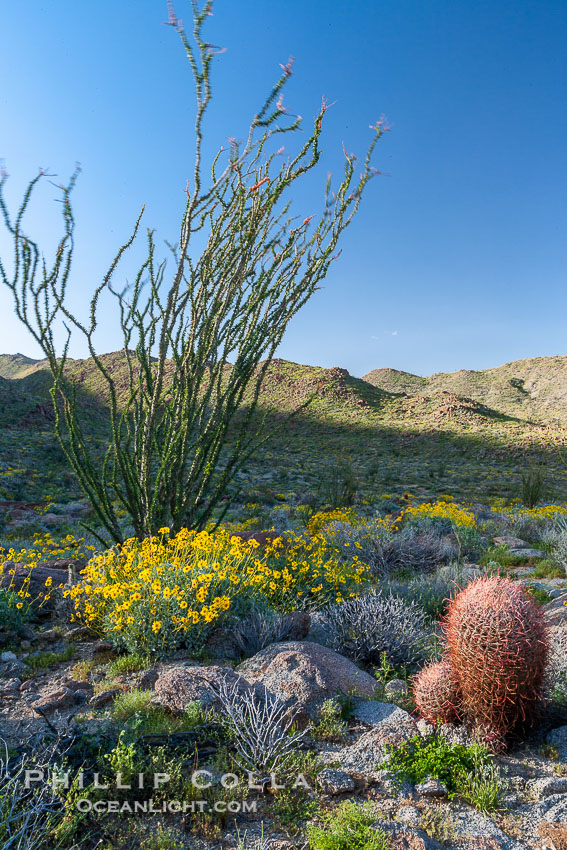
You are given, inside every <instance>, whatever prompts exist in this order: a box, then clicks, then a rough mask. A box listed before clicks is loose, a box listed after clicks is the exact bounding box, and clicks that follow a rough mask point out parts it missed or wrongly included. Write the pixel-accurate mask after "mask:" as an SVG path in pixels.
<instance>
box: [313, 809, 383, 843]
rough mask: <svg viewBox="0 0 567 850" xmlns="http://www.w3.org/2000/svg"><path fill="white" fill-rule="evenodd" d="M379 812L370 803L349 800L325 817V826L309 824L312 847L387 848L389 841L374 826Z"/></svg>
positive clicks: (323, 819)
mask: <svg viewBox="0 0 567 850" xmlns="http://www.w3.org/2000/svg"><path fill="white" fill-rule="evenodd" d="M376 820H377V816H376V813H375V812H373V811H372V808H371V807H370V805H368V804H364V805H361V806H359V805H357V804H356V803H355V802H354V801H352V800H348V801H346V802H344V803H341V805H340V806H339V807H338V808H337V809H335V810H334V811H333V812H328V813H327V814H325V815H324V816H323V818H322V821H323V826H322V827H319V826H309V827H308V829H307V837H308V840H309V848H310V850H388V848H389V846H390V842H389V841H388V837H387V836H386V835H385V833H384V832H382V831H381V830H380V829H374V826H373V825H374V824H375V823H376Z"/></svg>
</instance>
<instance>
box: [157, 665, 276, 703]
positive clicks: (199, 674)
mask: <svg viewBox="0 0 567 850" xmlns="http://www.w3.org/2000/svg"><path fill="white" fill-rule="evenodd" d="M223 681H226V683H227V685H228V686H229V687H232V686H233V685H237V687H238V690H239V692H241V693H246V692H251V691H253V690H254V691H256V692H257V693H258V694H259V695H260V694H261V693H262V692H263V689H262V688H260V687H258V688H254V686H253V685H251V684H250V682H247V681H246V679H244V678H242V676H239V675H238V673H235V671H234V670H232V669H231V668H230V667H218V666H212V667H171V668H170V669H169V670H167V671H166V672H165V673H162V674H161V675H160V676H159V677H158V679H157V681H156V683H155V692H156V697H157V700H158V701H159V703H160V704H161V705H163V706H165V707H166V708H169V710H170V711H173V712H176V713H179V714H181V713H182V712H184V711H185V709H186V708H187V705H188V704H189V703H190V702H195V701H197V702H200V703H201V704H202V705H204V706H207V707H210V706H214V707H215V708H220V703H219V701H218V700H217V699H216V697H215V696H214V694H213V693H212V691H211V688H214V689H218V687H219V686H220V685H221V683H222V682H223Z"/></svg>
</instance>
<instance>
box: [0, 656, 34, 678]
mask: <svg viewBox="0 0 567 850" xmlns="http://www.w3.org/2000/svg"><path fill="white" fill-rule="evenodd" d="M10 654H11V655H13V654H14V653H13V652H12V653H10ZM26 669H27V668H26V665H25V664H24V663H23V662H22V661H18V660H17V659H16V660H15V661H3V662H2V663H1V664H0V679H22V678H23V676H24V673H25V672H26Z"/></svg>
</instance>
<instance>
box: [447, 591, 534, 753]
mask: <svg viewBox="0 0 567 850" xmlns="http://www.w3.org/2000/svg"><path fill="white" fill-rule="evenodd" d="M444 627H445V634H446V639H447V655H448V661H449V663H450V665H451V669H452V671H453V674H454V676H455V677H456V679H457V681H458V684H459V690H460V693H461V709H462V715H463V718H464V719H465V720H467V721H469V722H470V723H471V724H473V725H474V726H475V727H476V728H477V729H484V730H485V732H486V734H485V737H486V739H487V740H489V739H490V738H491V737H493V738H494V739H495V740H501V739H502V738H503V737H505V736H506V735H508V734H509V733H511V732H514V731H520V730H521V729H525V728H528V727H529V726H531V725H532V724H533V721H534V717H535V711H536V708H537V706H538V703H539V701H540V698H541V696H542V692H543V684H544V675H545V667H546V662H547V656H548V642H547V634H546V627H545V621H544V617H543V612H542V610H541V607H540V606H539V605H538V604H537V603H536V601H535V600H534V599H533V598H532V597H531V596H530V595H529V594H528V593H527V592H526V591H525V590H524V588H523V587H522V586H521V585H520V584H518V583H517V582H514V581H511V580H510V579H507V578H502V577H500V576H492V577H489V578H480V579H477V580H476V581H473V582H471V583H470V584H469V585H468V586H467V587H466V588H465V589H464V590H462V591H461V592H460V593H458V594H457V595H456V596H455V597H454V598H453V599H451V600H450V602H449V606H448V609H447V614H446V617H445V623H444Z"/></svg>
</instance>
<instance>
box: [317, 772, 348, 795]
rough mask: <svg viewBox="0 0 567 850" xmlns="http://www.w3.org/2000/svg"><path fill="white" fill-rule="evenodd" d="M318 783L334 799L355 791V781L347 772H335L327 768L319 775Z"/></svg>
mask: <svg viewBox="0 0 567 850" xmlns="http://www.w3.org/2000/svg"><path fill="white" fill-rule="evenodd" d="M317 782H318V783H319V785H320V786H321V790H322V791H323V792H324V793H325V794H330V795H331V796H333V797H335V796H337V795H338V794H346V793H347V792H349V791H354V780H353V778H352V776H350V775H349V774H348V773H347V772H346V770H333V769H332V768H330V767H327V768H325V769H324V770H322V771H321V773H319V774H318V776H317Z"/></svg>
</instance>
